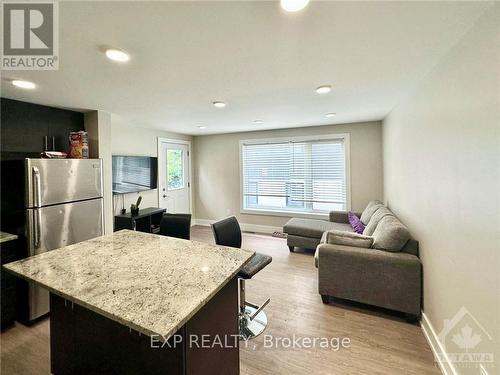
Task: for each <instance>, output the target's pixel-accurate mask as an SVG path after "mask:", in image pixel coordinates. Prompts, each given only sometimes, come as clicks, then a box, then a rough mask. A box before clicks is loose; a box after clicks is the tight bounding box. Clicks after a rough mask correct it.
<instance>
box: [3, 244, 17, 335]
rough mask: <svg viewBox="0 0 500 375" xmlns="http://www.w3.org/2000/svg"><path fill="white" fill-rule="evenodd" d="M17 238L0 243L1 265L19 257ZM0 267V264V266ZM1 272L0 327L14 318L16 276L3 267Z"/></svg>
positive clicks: (6, 325) (9, 323)
mask: <svg viewBox="0 0 500 375" xmlns="http://www.w3.org/2000/svg"><path fill="white" fill-rule="evenodd" d="M18 241H19V240H17V239H16V240H11V241H5V242H2V243H0V259H1V264H2V266H3V265H4V264H7V263H10V262H14V261H16V260H18V259H19V256H18V255H17V251H16V245H17V244H18ZM0 267H1V266H0ZM0 272H1V284H0V289H1V296H0V304H1V312H0V317H1V324H2V329H4V328H6V327H8V326H10V325H11V324H12V323H14V320H15V318H16V277H15V276H14V275H12V274H10V273H8V272H7V271H6V270H5V269H4V268H3V267H2V269H1V270H0Z"/></svg>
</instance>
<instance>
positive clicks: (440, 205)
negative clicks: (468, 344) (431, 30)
mask: <svg viewBox="0 0 500 375" xmlns="http://www.w3.org/2000/svg"><path fill="white" fill-rule="evenodd" d="M383 144H384V196H385V200H386V202H387V204H388V205H389V207H390V208H391V209H392V210H393V211H394V212H395V214H396V215H397V216H399V217H400V218H401V220H402V221H403V222H404V223H405V224H406V225H408V227H409V228H410V231H411V232H412V234H413V235H414V237H415V238H416V239H418V240H419V241H420V245H421V258H422V261H423V265H424V313H425V315H426V316H427V318H428V319H429V321H430V323H431V325H432V326H433V327H434V329H435V330H436V332H439V331H440V330H441V329H442V328H443V322H444V320H445V319H451V318H452V317H453V316H454V315H455V313H456V312H457V311H458V310H459V309H460V308H461V307H462V306H465V307H466V308H467V309H468V310H469V311H470V312H471V313H472V315H474V317H475V318H476V319H477V320H478V321H479V322H480V323H481V324H482V325H483V326H484V327H485V329H486V330H487V331H488V333H489V334H490V335H491V336H492V337H493V341H489V340H488V338H487V336H486V335H485V334H484V333H482V340H483V342H482V344H483V345H487V346H486V347H485V350H489V351H491V352H494V355H495V357H496V368H495V369H493V370H489V371H490V373H491V374H495V373H498V371H499V368H500V332H499V330H500V319H499V317H500V4H497V5H495V6H493V7H491V8H490V9H489V10H488V11H487V12H486V14H485V16H483V18H481V19H480V20H479V21H478V22H477V23H476V25H475V26H474V27H473V28H472V29H471V30H470V31H469V32H468V33H467V34H466V36H465V37H464V39H463V40H462V41H461V42H460V43H459V44H458V45H457V46H456V47H455V48H454V49H453V50H452V51H451V52H450V54H449V55H448V56H447V57H446V59H445V60H444V61H442V63H441V64H440V65H439V66H438V67H437V68H436V69H435V70H434V71H433V72H432V73H431V74H430V75H429V76H428V77H426V79H425V80H424V82H422V84H421V86H420V87H419V88H418V90H417V91H416V92H415V93H414V94H413V95H411V96H410V97H409V98H407V99H406V100H405V101H404V102H403V103H402V104H400V105H399V106H398V107H397V108H396V109H394V110H393V111H392V112H391V113H390V115H389V116H388V117H387V118H386V119H385V120H384V122H383ZM479 333H481V332H479ZM450 350H453V348H450ZM457 371H458V372H459V373H468V370H463V369H457ZM471 371H472V370H471ZM473 373H479V372H478V370H477V369H475V370H474V371H473Z"/></svg>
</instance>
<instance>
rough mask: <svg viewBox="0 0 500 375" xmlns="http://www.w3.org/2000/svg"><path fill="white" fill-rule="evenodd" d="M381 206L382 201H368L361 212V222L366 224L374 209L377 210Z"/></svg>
mask: <svg viewBox="0 0 500 375" xmlns="http://www.w3.org/2000/svg"><path fill="white" fill-rule="evenodd" d="M383 206H384V205H383V204H382V202H381V201H377V200H373V201H371V202H370V203H368V205H367V206H366V208H365V209H364V211H363V213H362V214H361V222H362V223H363V224H365V225H367V224H368V222H369V221H370V219H371V217H372V215H373V214H374V213H375V211H377V210H378V209H379V208H380V207H383Z"/></svg>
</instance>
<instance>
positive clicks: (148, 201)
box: [111, 122, 193, 214]
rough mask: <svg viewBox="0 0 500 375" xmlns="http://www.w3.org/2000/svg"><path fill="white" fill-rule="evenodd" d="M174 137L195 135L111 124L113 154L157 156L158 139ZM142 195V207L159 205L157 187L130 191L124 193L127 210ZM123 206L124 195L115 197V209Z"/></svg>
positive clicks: (187, 137) (118, 210) (180, 137)
mask: <svg viewBox="0 0 500 375" xmlns="http://www.w3.org/2000/svg"><path fill="white" fill-rule="evenodd" d="M158 137H161V138H172V139H182V140H192V138H193V137H191V136H188V135H182V134H178V133H171V132H166V131H161V130H155V129H146V128H141V127H135V126H134V127H131V126H124V125H120V124H116V123H114V122H112V126H111V153H112V154H113V155H140V156H155V157H157V156H158V155H157V154H158V148H157V139H158ZM139 195H140V196H142V202H141V208H146V207H158V191H157V189H154V190H148V191H142V192H140V193H130V194H125V195H123V198H124V202H125V205H124V207H125V208H126V209H127V212H129V211H130V205H131V204H132V203H135V201H136V200H137V198H138V197H139ZM121 208H122V196H121V195H120V196H116V197H115V198H114V211H115V214H119V213H120V210H121Z"/></svg>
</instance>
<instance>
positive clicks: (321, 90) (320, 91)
mask: <svg viewBox="0 0 500 375" xmlns="http://www.w3.org/2000/svg"><path fill="white" fill-rule="evenodd" d="M330 91H332V86H330V85H323V86H319V87H317V88H316V93H317V94H328V93H329V92H330Z"/></svg>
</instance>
